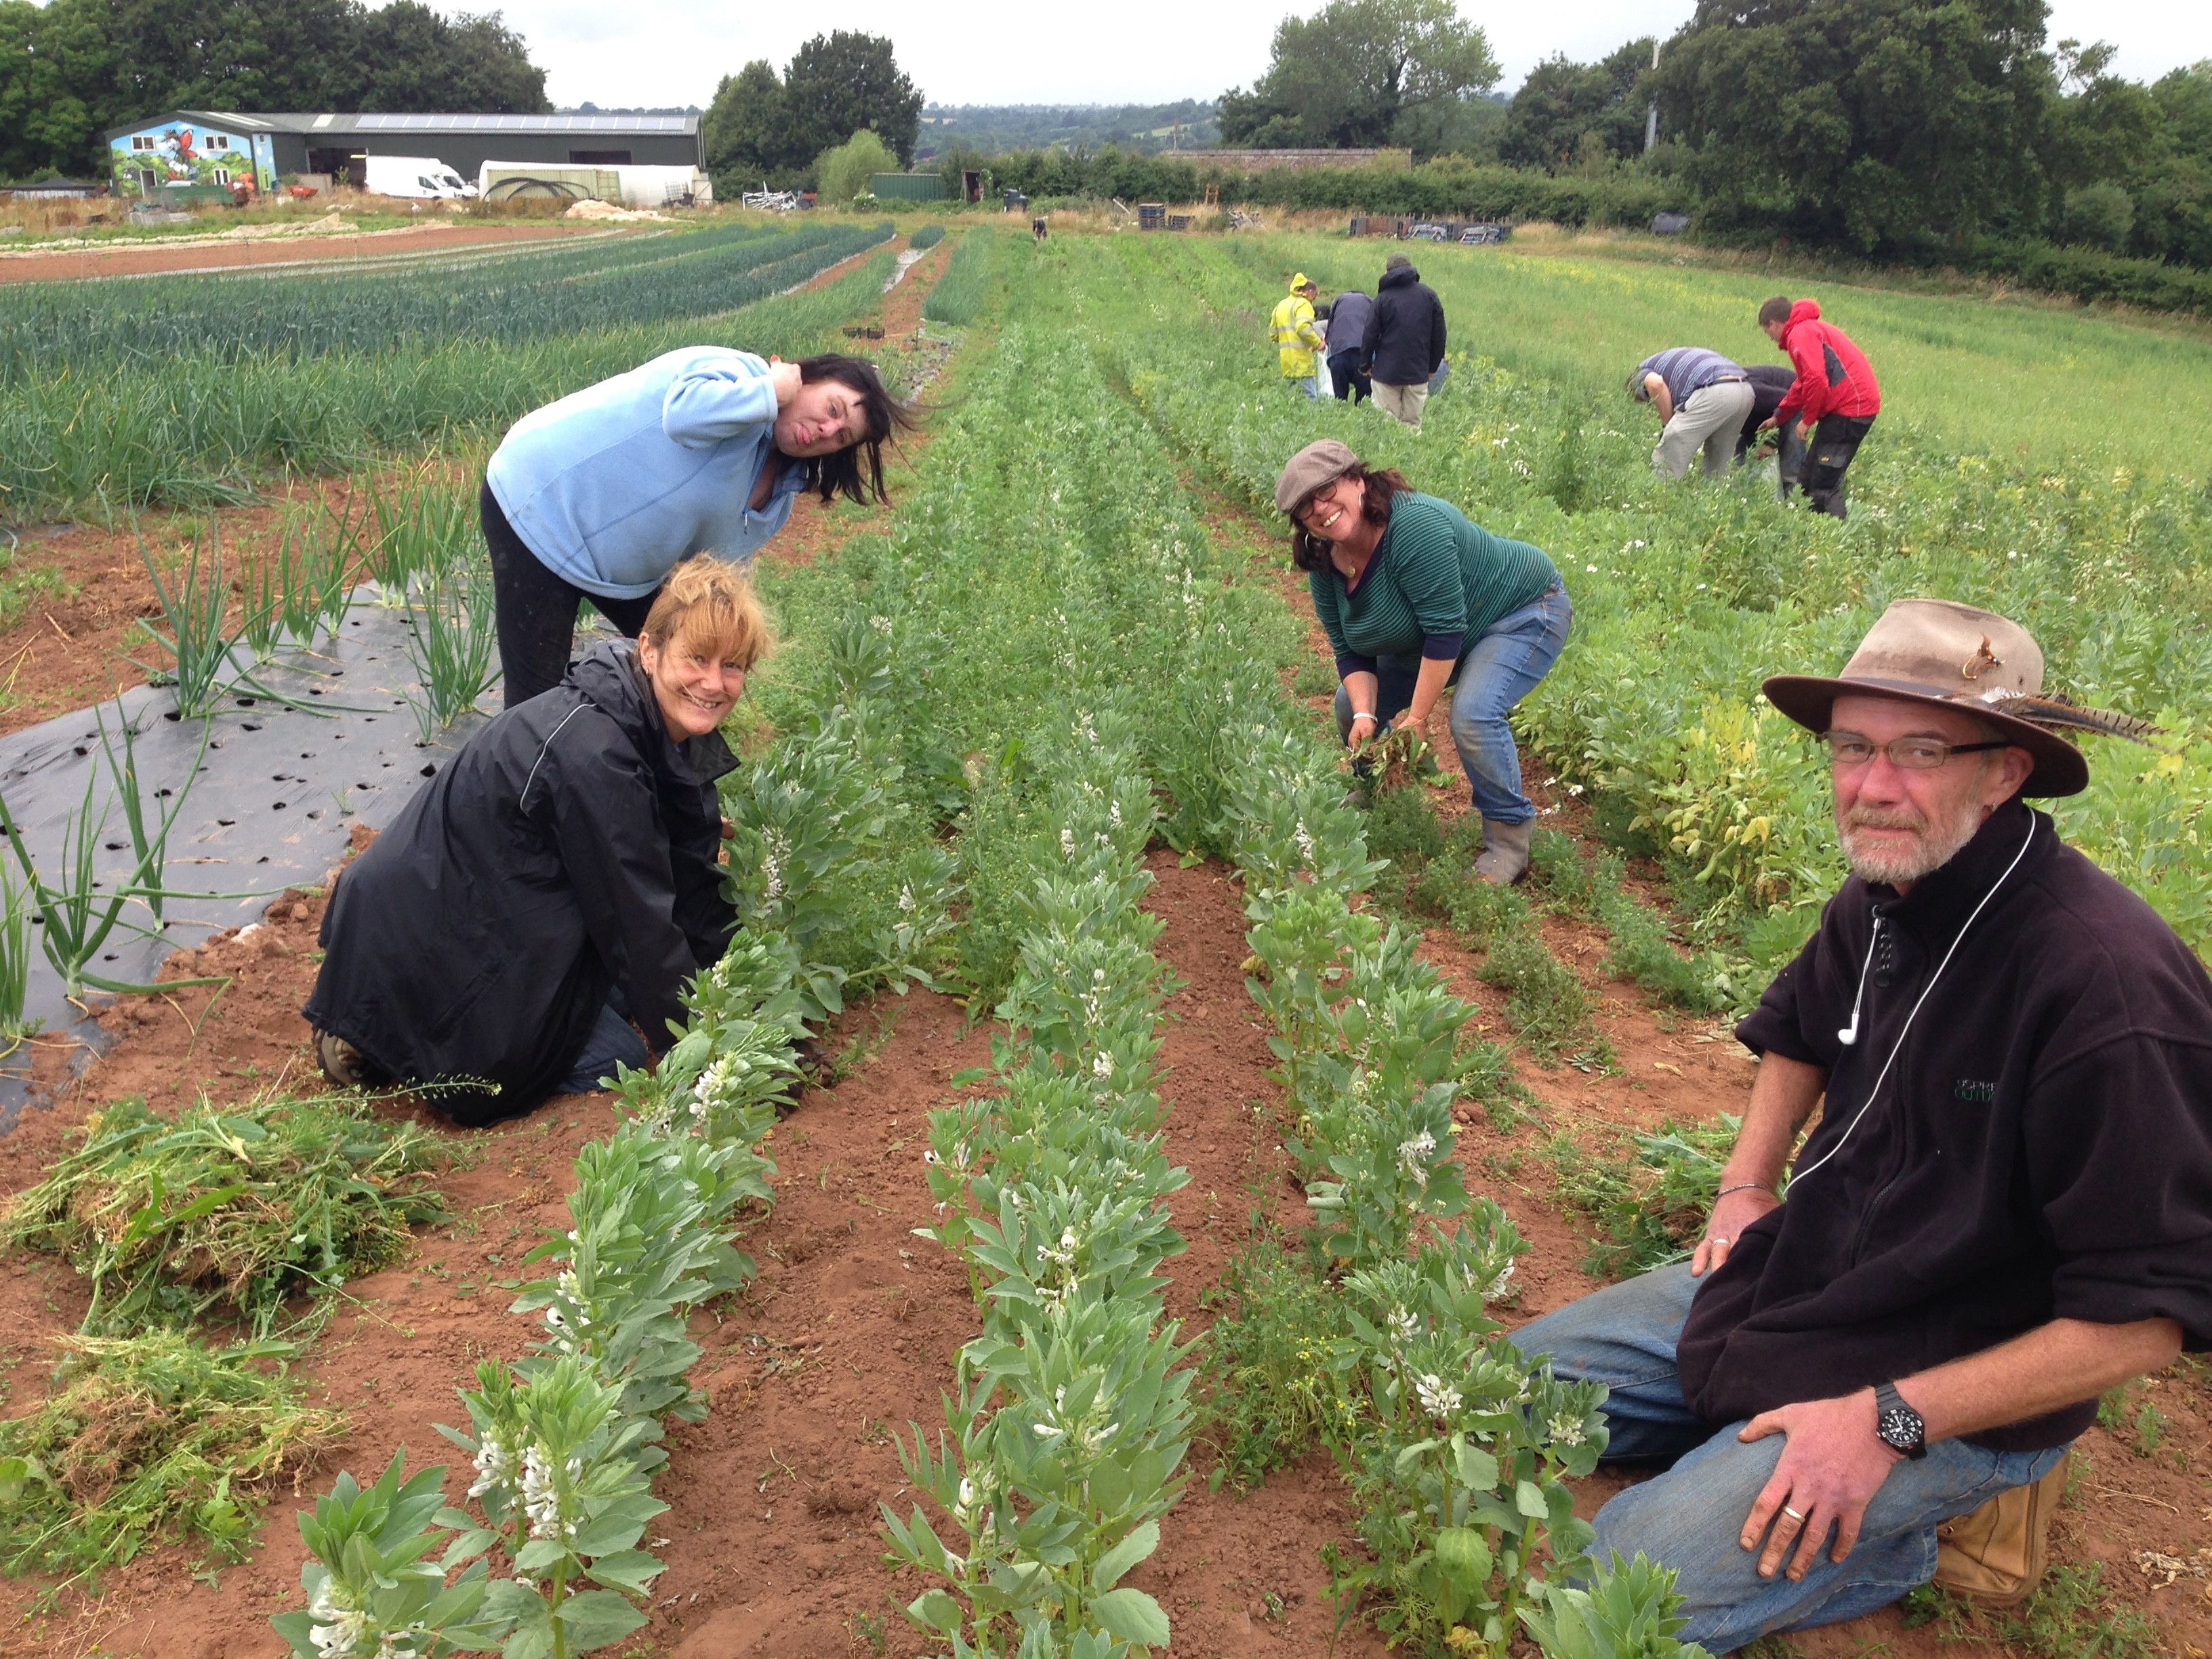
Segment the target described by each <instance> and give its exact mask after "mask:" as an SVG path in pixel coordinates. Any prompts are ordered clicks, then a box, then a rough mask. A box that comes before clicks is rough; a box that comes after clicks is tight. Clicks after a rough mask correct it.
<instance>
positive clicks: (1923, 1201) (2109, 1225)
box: [1514, 599, 2212, 1652]
mask: <svg viewBox="0 0 2212 1659" xmlns="http://www.w3.org/2000/svg"><path fill="white" fill-rule="evenodd" d="M1765 690H1766V695H1767V696H1768V697H1769V698H1770V699H1771V701H1772V702H1773V703H1774V706H1775V707H1776V708H1779V709H1780V710H1781V711H1782V712H1783V713H1784V714H1786V715H1788V716H1789V717H1790V719H1791V720H1795V721H1796V722H1797V723H1798V724H1799V725H1801V726H1805V727H1807V728H1808V730H1810V731H1812V732H1815V733H1817V734H1818V735H1819V736H1820V738H1821V740H1822V741H1823V742H1824V743H1825V744H1826V748H1827V750H1828V757H1829V760H1830V763H1831V769H1832V780H1833V785H1834V794H1835V800H1834V808H1835V817H1836V825H1837V830H1838V836H1840V838H1841V841H1842V844H1843V850H1844V855H1845V857H1846V859H1847V860H1848V861H1849V862H1850V867H1851V872H1852V873H1851V876H1850V879H1849V880H1847V881H1846V882H1845V883H1844V885H1843V887H1842V889H1841V890H1839V891H1838V893H1837V894H1836V896H1834V897H1833V898H1832V900H1830V901H1829V902H1828V905H1827V908H1826V910H1825V911H1824V912H1823V914H1822V915H1821V919H1820V927H1819V930H1818V931H1817V932H1816V933H1814V935H1813V938H1812V939H1811V941H1810V942H1809V943H1808V944H1807V945H1806V946H1805V948H1804V950H1803V951H1802V953H1800V955H1799V956H1798V957H1797V958H1796V960H1795V961H1794V962H1792V963H1790V966H1789V967H1787V968H1785V969H1784V970H1783V971H1782V973H1781V974H1780V975H1778V976H1777V978H1776V979H1775V981H1774V983H1773V984H1772V985H1771V987H1769V988H1768V990H1767V992H1766V994H1765V997H1764V998H1763V999H1762V1000H1761V1001H1760V1003H1759V1007H1758V1009H1757V1010H1756V1011H1755V1012H1753V1013H1752V1014H1751V1016H1750V1017H1749V1018H1747V1019H1745V1020H1744V1021H1743V1022H1742V1024H1740V1025H1739V1026H1737V1028H1736V1035H1737V1036H1739V1037H1740V1038H1741V1040H1742V1042H1744V1043H1745V1044H1746V1045H1747V1047H1749V1048H1752V1049H1753V1050H1754V1051H1755V1052H1756V1053H1758V1054H1759V1055H1760V1056H1761V1059H1760V1062H1759V1073H1758V1077H1757V1080H1756V1081H1755V1082H1754V1083H1753V1086H1752V1091H1751V1098H1750V1101H1749V1103H1748V1105H1747V1108H1746V1109H1745V1112H1744V1121H1743V1127H1742V1129H1741V1133H1739V1135H1738V1137H1737V1139H1736V1145H1735V1152H1733V1153H1732V1155H1731V1156H1730V1157H1729V1161H1728V1164H1727V1167H1726V1169H1725V1170H1723V1174H1722V1176H1721V1179H1720V1182H1719V1196H1718V1200H1717V1202H1716V1204H1715V1206H1714V1208H1713V1212H1712V1216H1711V1220H1710V1221H1709V1222H1708V1223H1707V1225H1706V1229H1705V1236H1704V1237H1703V1239H1702V1240H1701V1241H1700V1242H1699V1244H1698V1247H1697V1249H1696V1252H1695V1254H1694V1255H1692V1258H1691V1260H1690V1261H1687V1262H1684V1263H1681V1264H1679V1265H1677V1266H1674V1267H1662V1268H1661V1269H1659V1270H1657V1271H1656V1272H1654V1273H1646V1274H1644V1275H1643V1276H1642V1277H1641V1278H1638V1279H1632V1280H1629V1281H1628V1282H1626V1283H1625V1284H1620V1285H1613V1286H1612V1287H1611V1288H1610V1289H1607V1290H1604V1291H1599V1292H1597V1293H1596V1294H1595V1295H1594V1296H1589V1297H1584V1298H1583V1299H1582V1300H1581V1301H1579V1302H1576V1303H1573V1304H1571V1305H1569V1306H1568V1307H1565V1308H1564V1309H1561V1310H1559V1311H1558V1312H1556V1313H1553V1314H1550V1315H1547V1316H1545V1317H1543V1318H1541V1319H1539V1320H1537V1321H1536V1322H1534V1323H1533V1324H1531V1325H1528V1326H1527V1327H1524V1328H1522V1330H1521V1331H1520V1332H1519V1333H1517V1334H1516V1336H1515V1339H1514V1340H1516V1342H1518V1343H1519V1344H1520V1345H1521V1346H1522V1349H1523V1350H1524V1351H1525V1352H1528V1353H1530V1354H1536V1353H1548V1354H1550V1355H1551V1356H1552V1357H1553V1363H1554V1365H1555V1367H1556V1369H1557V1370H1558V1371H1559V1374H1560V1375H1561V1376H1569V1377H1575V1378H1591V1379H1595V1380H1597V1381H1600V1382H1602V1383H1606V1384H1607V1387H1608V1389H1610V1390H1611V1395H1610V1398H1609V1399H1608V1401H1607V1405H1606V1407H1605V1409H1606V1413H1607V1419H1608V1423H1609V1425H1610V1428H1611V1438H1610V1441H1609V1443H1608V1445H1607V1455H1608V1456H1611V1457H1618V1458H1624V1459H1642V1460H1648V1461H1651V1462H1659V1463H1662V1464H1668V1463H1670V1464H1671V1465H1672V1467H1671V1468H1668V1470H1667V1472H1666V1473H1664V1474H1660V1475H1658V1476H1656V1478H1655V1479H1652V1480H1648V1481H1646V1482H1644V1484H1642V1485H1639V1486H1631V1487H1630V1488H1628V1489H1627V1490H1626V1491H1625V1492H1622V1493H1620V1495H1619V1496H1618V1497H1616V1498H1613V1500H1612V1502H1610V1503H1608V1504H1607V1505H1606V1506H1605V1508H1604V1509H1603V1510H1601V1511H1600V1512H1599V1515H1598V1517H1597V1539H1596V1542H1595V1546H1594V1549H1595V1553H1597V1554H1598V1556H1599V1557H1601V1558H1603V1557H1605V1556H1607V1555H1608V1554H1609V1553H1612V1552H1613V1551H1615V1550H1618V1551H1620V1553H1622V1554H1623V1555H1625V1556H1632V1555H1634V1554H1635V1553H1637V1552H1638V1551H1639V1550H1641V1551H1642V1552H1644V1553H1645V1554H1646V1555H1648V1556H1650V1557H1651V1558H1652V1559H1656V1560H1658V1561H1660V1562H1662V1563H1663V1564H1664V1565H1668V1566H1669V1567H1673V1568H1674V1569H1676V1570H1677V1571H1678V1572H1679V1574H1680V1578H1679V1582H1678V1588H1679V1589H1680V1591H1681V1593H1682V1595H1683V1596H1684V1597H1685V1600H1686V1607H1685V1608H1684V1612H1685V1613H1686V1615H1687V1617H1688V1620H1689V1623H1688V1626H1687V1628H1686V1629H1685V1630H1683V1631H1682V1632H1680V1634H1681V1637H1682V1639H1684V1640H1686V1641H1687V1640H1695V1641H1698V1642H1702V1643H1703V1644H1705V1646H1707V1647H1708V1648H1710V1649H1711V1650H1714V1651H1715V1652H1725V1651H1727V1650H1731V1649H1734V1648H1737V1647H1741V1646H1742V1645H1743V1644H1747V1643H1748V1642H1751V1641H1753V1640H1754V1639H1756V1638H1759V1636H1762V1635H1765V1634H1767V1633H1769V1632H1776V1631H1786V1630H1793V1629H1797V1628H1800V1627H1802V1626H1808V1625H1821V1624H1830V1623H1833V1622H1835V1621H1836V1620H1842V1619H1848V1618H1851V1617H1853V1616H1855V1615H1857V1614H1859V1613H1870V1612H1872V1611H1873V1610H1874V1609H1875V1608H1876V1607H1881V1606H1883V1605H1885V1604H1886V1603H1887V1602H1890V1601H1895V1600H1896V1599H1897V1598H1898V1597H1899V1596H1900V1595H1904V1594H1905V1591H1906V1590H1908V1589H1911V1588H1913V1587H1914V1586H1916V1585H1918V1584H1922V1583H1926V1582H1928V1581H1929V1578H1931V1577H1935V1576H1936V1574H1937V1571H1938V1568H1939V1565H1940V1566H1941V1569H1942V1579H1943V1582H1945V1583H1951V1584H1954V1585H1956V1586H1957V1587H1959V1588H1961V1589H1969V1590H1972V1591H1976V1592H1978V1593H1982V1594H1984V1595H1991V1596H1993V1597H1995V1598H1997V1599H2006V1598H2010V1599H2017V1598H2018V1597H2020V1596H2023V1595H2026V1594H2027V1591H2028V1590H2029V1589H2033V1584H2034V1582H2035V1580H2036V1578H2038V1577H2039V1576H2040V1575H2041V1572H2042V1570H2043V1559H2044V1558H2043V1534H2044V1527H2045V1521H2046V1520H2047V1511H2048V1508H2049V1507H2050V1505H2051V1504H2053V1503H2055V1501H2056V1492H2055V1488H2056V1487H2057V1486H2059V1485H2061V1484H2063V1472H2062V1465H2063V1462H2064V1459H2065V1455H2066V1449H2067V1447H2068V1445H2069V1443H2070V1442H2071V1441H2072V1440H2073V1438H2074V1437H2075V1436H2076V1435H2078V1434H2079V1433H2081V1431H2082V1430H2083V1429H2085V1428H2087V1426H2088V1425H2089V1424H2090V1423H2091V1422H2092V1421H2093V1419H2094V1418H2095V1415H2096V1409H2097V1401H2098V1397H2099V1396H2100V1395H2102V1394H2104V1393H2105V1392H2106V1390H2108V1389H2112V1388H2115V1387H2117V1386H2118V1385H2119V1384H2120V1383H2124V1382H2126V1381H2127V1380H2128V1379H2129V1378H2130V1377H2134V1376H2141V1375H2142V1374H2144V1373H2146V1372H2148V1371H2153V1370H2157V1369H2159V1368H2160V1366H2162V1365H2164V1364H2166V1363H2167V1362H2168V1361H2170V1360H2171V1359H2172V1358H2173V1357H2174V1356H2175V1355H2176V1354H2177V1353H2178V1352H2180V1351H2181V1350H2182V1349H2183V1348H2184V1347H2186V1348H2188V1349H2190V1350H2191V1351H2199V1350H2202V1349H2203V1348H2205V1347H2206V1346H2212V981H2208V979H2207V977H2206V975H2205V972H2204V969H2203V966H2202V965H2201V964H2200V963H2198V962H2197V958H2196V957H2194V956H2193V955H2191V952H2190V951H2189V949H2188V947H2187V946H2186V945H2184V944H2183V943H2182V942H2181V940H2180V939H2179V938H2178V937H2176V936H2175V934H2174V933H2173V932H2172V929H2171V928H2169V927H2167V926H2166V924H2165V922H2163V921H2160V919H2159V917H2158V916H2157V915H2155V914H2154V912H2153V911H2152V910H2151V908H2149V906H2148V905H2147V904H2145V903H2144V902H2142V900H2141V899H2139V898H2137V897H2136V896H2134V895H2133V894H2131V893H2130V892H2129V891H2128V890H2126V889H2125V888H2124V887H2122V886H2121V885H2120V884H2119V883H2118V882H2117V881H2115V880H2113V879H2112V878H2111V877H2110V876H2107V875H2106V874H2105V873H2104V872H2102V871H2100V870H2099V869H2098V868H2097V867H2096V866H2094V865H2093V864H2091V863H2090V862H2089V860H2087V859H2086V858H2084V857H2083V856H2082V855H2081V854H2079V853H2077V852H2075V851H2074V850H2073V849H2072V848H2069V847H2067V846H2065V845H2064V844H2063V843H2062V842H2060V841H2059V839H2058V837H2057V833H2056V831H2055V829H2053V826H2052V823H2051V819H2050V818H2049V817H2047V816H2045V814H2043V813H2041V812H2039V811H2033V810H2032V809H2030V808H2029V807H2028V806H2027V805H2026V804H2025V803H2024V801H2023V800H2022V799H2021V797H2022V796H2023V795H2039V796H2048V795H2070V794H2074V793H2078V792H2079V791H2081V789H2083V788H2084V787H2087V783H2088V777H2089V773H2088V766H2087V762H2086V761H2085V760H2084V758H2083V757H2082V755H2081V750H2078V749H2077V748H2075V746H2074V744H2072V743H2070V742H2069V741H2068V740H2067V738H2066V737H2065V736H2063V735H2062V734H2061V732H2062V730H2063V729H2072V730H2101V731H2107V732H2118V734H2120V735H2124V736H2130V737H2140V736H2142V735H2143V734H2144V733H2145V732H2148V731H2149V730H2150V728H2148V727H2147V726H2144V725H2143V723H2142V722H2141V721H2136V720H2128V719H2127V718H2126V717H2124V716H2113V715H2102V714H2096V713H2094V712H2093V711H2090V710H2085V709H2079V708H2074V707H2073V706H2071V705H2070V704H2067V703H2063V702H2060V701H2058V700H2057V699H2055V698H2051V697H2046V696H2044V695H2043V657H2042V653H2041V652H2040V651H2039V649H2038V648H2037V647H2036V644H2035V641H2033V639H2031V638H2030V637H2029V636H2028V635H2027V632H2026V630H2024V629H2021V628H2020V627H2018V626H2016V625H2015V624H2014V623H2010V622H2008V621H2007V620H2006V619H2005V618H2004V617H1999V616H1996V615H1995V614H1993V613H1991V612H1990V611H1978V610H1975V609H1973V608H1972V607H1970V606H1967V605H1954V604H1949V603H1947V602H1944V601H1942V600H1935V599H1905V600H1900V601H1899V603H1897V604H1895V605H1892V606H1890V608H1889V609H1888V610H1887V611H1886V612H1884V613H1883V615H1882V617H1881V620H1880V621H1879V622H1878V623H1875V627H1874V629H1873V631H1872V632H1871V633H1869V635H1867V637H1866V639H1865V641H1863V643H1862V644H1861V645H1860V647H1859V648H1858V650H1857V653H1855V654H1854V655H1853V656H1852V658H1851V659H1850V663H1848V664H1847V665H1845V666H1844V671H1843V672H1842V674H1841V675H1839V676H1837V677H1835V678H1819V677H1814V676H1808V675H1796V674H1784V675H1779V676H1778V677H1776V678H1772V679H1770V680H1768V681H1767V682H1766V683H1765ZM1717 1104H1718V1103H1717ZM1816 1107H1818V1108H1820V1116H1819V1120H1818V1121H1817V1122H1815V1123H1814V1127H1813V1130H1812V1133H1811V1135H1810V1137H1809V1138H1808V1139H1807V1140H1806V1142H1805V1145H1804V1146H1803V1147H1802V1149H1801V1150H1800V1151H1799V1152H1798V1153H1797V1155H1796V1162H1795V1164H1794V1168H1793V1167H1792V1166H1791V1162H1790V1148H1791V1146H1792V1145H1793V1144H1794V1143H1795V1141H1796V1138H1797V1134H1798V1133H1799V1131H1800V1129H1801V1128H1802V1127H1803V1126H1804V1124H1805V1123H1806V1122H1807V1121H1808V1120H1809V1119H1811V1118H1812V1117H1813V1114H1814V1109H1815V1108H1816ZM1785 1170H1790V1181H1789V1184H1788V1186H1787V1188H1784V1187H1783V1184H1782V1183H1783V1180H1784V1171H1785ZM2001 1494H2002V1496H2000V1495H2001ZM1939 1528H1941V1529H1942V1532H1941V1535H1940V1537H1939Z"/></svg>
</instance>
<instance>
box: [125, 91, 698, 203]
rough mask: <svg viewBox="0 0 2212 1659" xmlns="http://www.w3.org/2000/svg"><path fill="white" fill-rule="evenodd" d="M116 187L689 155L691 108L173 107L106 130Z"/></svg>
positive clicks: (694, 133) (694, 141)
mask: <svg viewBox="0 0 2212 1659" xmlns="http://www.w3.org/2000/svg"><path fill="white" fill-rule="evenodd" d="M107 149H108V157H109V163H108V165H109V172H110V175H111V177H112V179H113V180H114V185H115V188H116V189H117V190H118V191H130V192H131V193H132V194H135V195H141V196H143V195H149V194H153V193H155V192H156V191H161V190H162V189H164V188H167V187H169V186H173V185H234V184H236V183H238V182H240V180H245V179H250V180H252V183H253V184H254V185H255V186H256V187H257V188H258V189H260V190H262V191H270V190H274V189H275V188H276V182H277V180H278V179H288V178H290V177H293V176H294V175H295V174H299V173H325V174H328V175H329V176H330V177H331V178H333V179H352V180H353V182H355V183H356V184H359V183H360V182H361V181H362V175H363V173H364V172H365V170H366V167H367V163H368V157H370V156H371V155H428V156H435V157H436V158H437V159H438V160H439V161H443V162H444V163H445V164H446V165H447V167H452V168H453V170H454V171H455V172H457V173H460V174H461V175H462V176H463V177H464V178H473V177H474V176H475V175H476V173H477V169H478V168H480V167H482V166H483V164H484V163H485V162H486V161H536V162H544V163H550V164H555V165H559V166H577V167H623V166H629V165H631V164H638V165H659V166H665V167H696V166H698V165H699V164H700V162H701V161H702V159H703V155H702V151H701V149H700V145H699V118H698V117H697V116H696V115H385V114H375V115H343V114H337V113H334V112H320V113H313V112H310V113H302V114H289V115H249V114H245V113H242V112H237V111H224V110H170V111H167V112H165V113H163V114H162V115H160V116H158V117H156V118H154V119H151V120H148V121H140V122H136V123H134V124H133V125H130V126H127V127H116V128H112V129H111V130H110V131H109V132H108V135H107Z"/></svg>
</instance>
